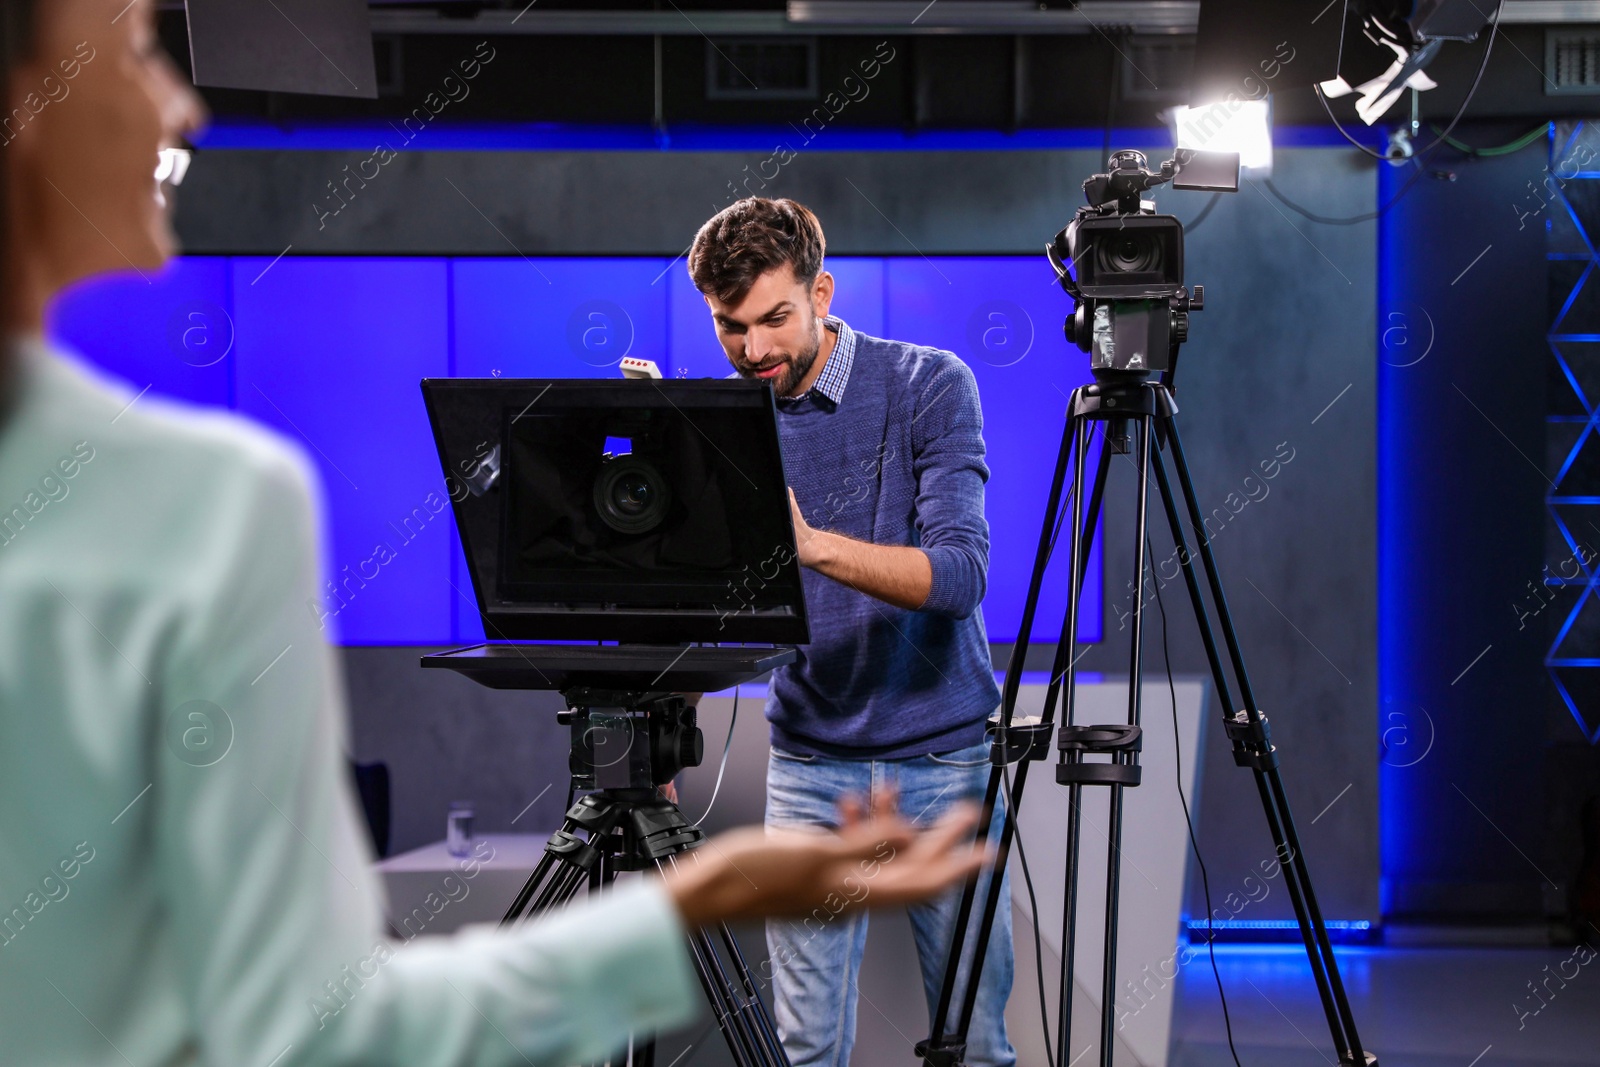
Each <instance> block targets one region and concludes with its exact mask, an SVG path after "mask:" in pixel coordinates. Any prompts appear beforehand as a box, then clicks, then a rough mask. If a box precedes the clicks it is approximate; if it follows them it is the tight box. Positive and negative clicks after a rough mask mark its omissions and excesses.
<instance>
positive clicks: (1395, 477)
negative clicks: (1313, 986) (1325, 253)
mask: <svg viewBox="0 0 1600 1067" xmlns="http://www.w3.org/2000/svg"><path fill="white" fill-rule="evenodd" d="M1556 130H1557V131H1558V136H1557V137H1556V138H1555V139H1554V141H1553V142H1552V140H1551V139H1550V138H1548V137H1545V138H1540V139H1539V140H1538V141H1536V142H1534V143H1533V144H1532V145H1530V146H1529V147H1527V148H1526V149H1524V150H1522V151H1519V152H1516V153H1514V154H1512V155H1508V156H1504V157H1501V158H1498V159H1480V160H1474V161H1471V162H1468V163H1466V164H1464V165H1461V166H1458V167H1455V168H1453V169H1454V170H1455V172H1456V178H1455V180H1453V181H1449V182H1432V183H1429V186H1428V188H1427V189H1426V190H1425V195H1414V196H1408V197H1406V198H1405V199H1404V200H1402V201H1401V202H1400V203H1399V204H1398V205H1397V206H1396V208H1395V209H1394V210H1393V212H1392V213H1391V216H1392V217H1391V219H1390V220H1389V233H1388V235H1387V236H1386V241H1385V244H1386V248H1387V250H1388V255H1387V257H1386V260H1385V263H1384V264H1383V284H1382V288H1381V292H1382V305H1381V310H1382V314H1383V317H1384V321H1385V322H1386V323H1391V324H1393V325H1394V326H1396V327H1397V328H1399V330H1400V331H1401V332H1399V333H1396V334H1395V335H1394V336H1395V338H1396V339H1397V340H1398V339H1401V338H1402V336H1403V335H1404V334H1406V333H1409V335H1410V339H1411V340H1412V341H1418V342H1426V344H1427V347H1426V348H1423V347H1421V346H1419V345H1417V344H1412V345H1410V346H1409V347H1407V346H1403V345H1402V346H1393V347H1391V346H1387V345H1386V346H1384V350H1383V352H1382V353H1381V356H1382V361H1381V363H1380V383H1381V384H1380V389H1381V390H1382V395H1381V399H1380V421H1379V425H1380V427H1381V428H1382V432H1381V435H1380V443H1379V447H1380V449H1381V451H1382V455H1383V462H1384V470H1385V472H1386V475H1387V482H1386V484H1385V485H1384V486H1383V489H1382V496H1381V502H1380V513H1381V514H1382V515H1383V516H1384V519H1385V523H1386V528H1385V530H1384V533H1383V535H1382V537H1383V541H1384V544H1385V545H1386V546H1387V551H1386V553H1385V558H1386V561H1387V563H1386V567H1385V569H1384V571H1383V573H1382V574H1381V575H1380V579H1381V588H1382V589H1383V591H1384V592H1383V602H1382V605H1381V608H1380V612H1381V618H1382V630H1383V635H1384V636H1383V643H1384V661H1385V664H1386V673H1385V677H1384V679H1383V680H1382V689H1381V692H1382V703H1381V706H1380V716H1381V717H1382V722H1383V723H1384V729H1386V730H1388V729H1393V730H1396V731H1398V732H1397V733H1396V735H1395V737H1396V739H1397V740H1399V741H1400V742H1401V744H1400V746H1399V747H1398V748H1396V749H1395V750H1394V751H1393V752H1391V753H1388V754H1386V755H1385V757H1384V760H1383V765H1382V789H1383V798H1384V806H1385V813H1384V819H1383V855H1384V864H1383V866H1384V874H1385V882H1384V885H1383V895H1384V909H1385V912H1386V914H1388V915H1390V916H1392V917H1394V918H1397V919H1405V918H1407V917H1417V916H1426V917H1431V918H1436V919H1437V918H1447V919H1451V920H1455V921H1461V922H1484V921H1500V922H1504V921H1513V920H1515V921H1530V920H1532V921H1538V920H1539V919H1541V918H1542V917H1544V916H1557V915H1561V914H1562V913H1564V912H1565V910H1566V895H1567V890H1568V887H1569V886H1570V885H1571V883H1572V880H1573V878H1574V876H1575V874H1576V872H1577V867H1578V862H1579V859H1580V856H1581V841H1580V838H1579V833H1578V821H1579V809H1580V808H1581V806H1582V804H1583V802H1584V800H1585V798H1586V797H1589V796H1593V795H1595V794H1596V793H1600V760H1597V753H1596V749H1595V748H1594V746H1593V745H1592V744H1591V743H1590V737H1589V736H1586V734H1588V733H1590V732H1592V731H1593V730H1594V725H1593V721H1594V708H1595V702H1594V690H1593V688H1592V682H1590V681H1589V680H1588V678H1587V677H1584V675H1586V674H1587V672H1585V671H1578V672H1576V673H1571V672H1569V673H1568V674H1567V676H1566V677H1567V680H1568V682H1569V684H1570V685H1571V689H1572V692H1573V695H1574V696H1575V698H1576V702H1575V706H1574V707H1572V708H1569V707H1568V706H1567V705H1566V704H1565V703H1564V702H1562V701H1561V700H1560V699H1559V696H1558V693H1557V690H1556V689H1555V688H1554V687H1553V686H1552V684H1551V680H1550V675H1549V674H1548V673H1547V669H1546V666H1545V657H1546V655H1547V652H1548V651H1549V650H1550V648H1551V646H1552V645H1554V644H1555V643H1556V639H1557V636H1558V634H1560V633H1562V632H1565V631H1564V627H1566V625H1567V620H1568V618H1569V616H1571V614H1572V611H1573V608H1574V606H1575V605H1576V603H1577V601H1578V598H1579V597H1581V596H1583V595H1585V594H1586V593H1589V592H1591V590H1590V589H1589V581H1588V579H1586V578H1583V577H1581V576H1580V577H1579V579H1578V581H1577V582H1576V583H1573V582H1567V583H1566V584H1565V585H1558V584H1556V582H1555V581H1553V579H1556V578H1557V577H1558V576H1559V575H1561V574H1563V573H1568V575H1569V577H1570V576H1571V572H1576V571H1577V570H1578V568H1577V566H1576V563H1575V562H1574V561H1573V560H1572V558H1571V557H1573V556H1574V554H1575V553H1574V543H1571V542H1569V541H1567V540H1566V539H1564V538H1563V537H1562V536H1561V535H1560V534H1559V532H1558V528H1557V526H1556V524H1555V522H1554V521H1553V515H1554V514H1555V513H1556V512H1557V511H1559V512H1560V514H1561V517H1562V518H1563V519H1565V520H1566V521H1567V522H1568V524H1569V526H1570V530H1569V533H1570V534H1571V536H1572V537H1574V538H1575V539H1576V544H1577V545H1580V546H1583V547H1584V548H1587V550H1588V551H1589V553H1591V558H1592V552H1593V550H1594V545H1595V541H1596V539H1597V538H1596V534H1595V532H1594V531H1593V530H1592V529H1590V528H1589V527H1588V526H1587V523H1588V522H1589V521H1590V520H1591V518H1592V509H1591V508H1588V507H1585V506H1579V507H1577V508H1574V509H1571V510H1568V509H1566V508H1565V506H1558V507H1552V508H1547V506H1546V501H1547V500H1548V499H1552V498H1554V499H1561V498H1565V499H1575V500H1578V501H1584V500H1586V499H1588V498H1590V497H1592V495H1593V493H1594V491H1595V487H1596V486H1597V485H1600V482H1597V481H1596V479H1595V476H1594V473H1593V472H1594V467H1593V465H1592V464H1590V463H1587V462H1584V463H1578V464H1576V465H1573V466H1572V469H1571V470H1569V469H1568V467H1569V463H1568V456H1569V454H1571V453H1573V452H1574V451H1576V448H1575V446H1576V445H1577V444H1578V443H1579V438H1580V436H1582V435H1583V434H1584V432H1585V430H1586V426H1587V424H1588V423H1589V421H1590V415H1589V407H1590V406H1591V405H1592V401H1588V400H1585V399H1584V391H1583V390H1582V389H1581V388H1578V387H1575V386H1574V385H1572V384H1569V381H1568V378H1567V376H1566V375H1565V374H1563V373H1562V371H1561V369H1560V363H1559V362H1558V360H1557V358H1556V353H1557V352H1558V351H1562V352H1563V353H1564V355H1565V356H1566V357H1567V358H1568V359H1569V361H1570V363H1571V365H1572V366H1573V367H1575V368H1577V371H1578V375H1579V380H1580V381H1583V382H1585V383H1587V382H1589V381H1592V377H1591V375H1592V371H1591V370H1590V369H1589V367H1588V363H1589V360H1588V359H1587V358H1586V357H1587V356H1588V351H1587V350H1588V349H1592V347H1593V346H1592V345H1586V344H1583V343H1581V342H1580V343H1578V344H1576V345H1573V346H1566V345H1564V344H1563V343H1561V342H1556V341H1552V342H1547V341H1546V334H1547V332H1548V333H1552V334H1558V333H1562V332H1566V333H1572V334H1577V335H1580V336H1581V335H1583V334H1585V333H1588V332H1592V331H1593V329H1594V327H1593V325H1592V323H1593V321H1594V311H1593V309H1594V307H1595V306H1596V305H1595V301H1594V296H1593V293H1592V292H1580V293H1579V294H1578V295H1577V298H1576V310H1575V311H1574V313H1573V314H1572V316H1571V317H1570V318H1568V319H1567V320H1566V321H1565V323H1564V324H1562V325H1559V326H1558V325H1557V322H1556V320H1557V319H1558V318H1560V317H1561V310H1562V308H1563V305H1564V303H1565V302H1566V301H1567V300H1568V298H1569V296H1571V295H1572V293H1573V290H1574V288H1575V286H1576V283H1577V282H1578V281H1579V279H1580V275H1581V274H1582V272H1583V271H1585V270H1586V269H1588V268H1589V267H1590V265H1591V264H1592V261H1593V252H1592V249H1591V248H1590V247H1589V245H1588V244H1587V242H1586V241H1584V240H1583V239H1582V237H1581V233H1580V232H1579V231H1578V230H1577V228H1576V226H1575V224H1574V219H1575V218H1576V217H1578V215H1579V214H1581V215H1582V216H1583V217H1585V218H1590V219H1593V218H1595V217H1596V216H1595V213H1594V211H1593V209H1592V207H1589V206H1588V205H1587V204H1585V205H1584V209H1583V210H1582V211H1581V212H1579V213H1578V214H1569V213H1568V209H1567V203H1566V201H1567V199H1568V197H1569V196H1570V197H1571V199H1573V200H1577V201H1579V202H1580V203H1583V200H1584V199H1585V198H1586V199H1587V200H1590V201H1592V199H1593V194H1592V193H1591V192H1589V190H1591V189H1593V188H1595V187H1596V186H1595V182H1594V178H1593V177H1592V176H1591V177H1586V178H1585V177H1577V176H1576V174H1575V172H1580V171H1587V172H1589V174H1590V175H1592V174H1593V173H1594V172H1595V171H1596V170H1597V169H1600V168H1597V167H1596V165H1595V163H1594V161H1593V160H1594V156H1595V150H1594V145H1595V140H1594V134H1593V130H1592V124H1590V125H1584V127H1583V129H1582V130H1580V131H1577V136H1576V137H1574V136H1573V135H1574V132H1575V131H1574V126H1573V124H1572V123H1557V124H1556ZM1575 148H1576V149H1579V150H1581V151H1575ZM1583 152H1586V153H1587V155H1584V154H1582V153H1583ZM1585 160H1587V162H1586V163H1585V162H1584V161H1585ZM1575 177H1577V180H1576V184H1575V185H1574V184H1573V180H1574V178H1575ZM1401 180H1403V176H1401V175H1393V176H1391V177H1390V180H1389V181H1388V182H1386V190H1385V194H1384V195H1385V196H1392V195H1394V193H1395V192H1396V191H1397V190H1398V188H1399V184H1400V181H1401ZM1569 189H1570V192H1569ZM1464 220H1470V224H1469V225H1464V224H1463V222H1464ZM1591 232H1592V231H1591ZM1577 249H1582V254H1579V255H1572V256H1569V257H1567V258H1566V259H1565V260H1562V261H1557V260H1556V259H1555V257H1553V256H1550V257H1549V258H1547V256H1549V253H1551V252H1558V251H1559V252H1564V253H1570V252H1573V251H1575V250H1577ZM1586 324H1587V325H1586ZM1588 391H1589V392H1590V393H1593V392H1594V390H1593V389H1592V387H1591V388H1590V389H1589V390H1588ZM1580 551H1581V550H1580ZM1563 564H1573V565H1572V566H1571V567H1570V568H1568V567H1565V566H1563ZM1588 569H1589V570H1592V568H1588ZM1594 640H1595V631H1594V629H1593V628H1592V627H1586V628H1579V629H1577V630H1575V631H1573V632H1572V633H1571V635H1570V637H1569V638H1568V639H1567V640H1566V641H1565V642H1563V643H1562V648H1563V654H1564V655H1565V656H1567V657H1583V656H1587V657H1592V656H1593V654H1594V653H1593V649H1594ZM1408 735H1409V736H1408Z"/></svg>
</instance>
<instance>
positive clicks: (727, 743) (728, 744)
mask: <svg viewBox="0 0 1600 1067" xmlns="http://www.w3.org/2000/svg"><path fill="white" fill-rule="evenodd" d="M738 722H739V687H738V686H737V685H735V686H734V687H733V714H732V715H730V716H729V717H728V736H727V738H726V739H725V740H724V741H723V742H722V763H721V764H720V765H719V766H718V767H717V784H716V785H714V786H712V787H711V799H710V800H709V801H707V802H706V810H705V812H704V813H702V814H701V816H700V817H699V818H698V819H696V820H695V821H694V822H693V823H692V824H691V825H693V826H695V827H696V828H698V827H699V826H700V824H701V823H703V822H705V821H706V819H707V818H708V817H709V816H710V815H711V809H712V808H714V807H716V806H717V794H718V793H720V792H722V776H723V774H724V773H726V771H727V770H728V753H729V752H731V751H732V750H733V728H734V726H735V725H736V724H737V723H738Z"/></svg>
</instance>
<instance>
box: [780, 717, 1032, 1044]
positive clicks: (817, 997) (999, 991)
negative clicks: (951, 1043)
mask: <svg viewBox="0 0 1600 1067" xmlns="http://www.w3.org/2000/svg"><path fill="white" fill-rule="evenodd" d="M989 766H990V765H989V746H988V743H987V742H984V743H980V744H977V745H974V746H972V747H971V748H964V749H961V750H959V751H956V752H947V753H943V754H941V755H937V756H915V757H912V758H910V759H897V760H839V759H830V758H827V757H824V756H801V755H795V754H793V753H788V752H781V751H779V750H777V749H774V750H773V752H772V755H771V757H770V759H769V761H768V763H767V825H768V826H770V827H791V828H792V827H808V826H809V827H832V826H835V825H837V822H838V812H837V805H838V802H839V798H840V797H843V796H846V795H849V794H855V795H858V796H862V797H869V796H876V795H880V794H881V793H882V791H883V790H884V789H885V788H886V787H893V788H895V789H897V790H898V792H899V796H900V810H901V811H902V812H903V813H904V814H905V815H906V817H907V818H911V819H913V820H914V821H915V822H917V823H918V824H919V825H926V824H929V823H932V822H934V821H936V820H937V819H938V818H939V816H940V815H941V814H942V813H943V812H944V811H945V810H946V809H947V808H949V807H950V806H951V805H952V804H953V803H954V802H956V801H957V800H962V799H966V800H971V801H973V802H974V803H981V802H982V800H983V792H984V787H985V785H987V783H988V780H989ZM1000 816H1001V812H1000V809H998V808H997V809H996V811H995V822H994V826H993V827H992V828H991V831H990V832H991V835H996V834H998V832H999V821H1000ZM890 862H892V861H890ZM876 870H877V864H875V863H873V862H872V861H867V862H866V863H864V864H863V869H862V876H861V879H860V891H859V895H858V894H857V893H856V891H854V890H851V891H850V892H849V899H838V900H835V899H834V898H830V899H829V902H828V903H826V904H824V906H823V907H821V908H818V909H817V910H816V911H815V912H813V913H812V914H811V915H810V916H807V917H806V918H804V919H800V920H782V921H777V920H774V921H770V922H768V923H767V952H768V955H769V957H770V960H769V964H768V966H770V968H771V975H772V980H773V992H774V994H775V996H774V1000H775V1004H776V1008H777V1013H776V1014H777V1023H778V1036H779V1037H780V1038H781V1039H782V1041H783V1047H784V1051H786V1052H787V1053H788V1054H789V1060H790V1062H791V1063H792V1064H793V1065H794V1067H812V1065H826V1067H845V1065H846V1064H848V1063H849V1062H850V1050H851V1047H852V1046H853V1045H854V1044H855V1037H856V1000H857V990H856V977H857V975H858V974H859V973H860V970H861V955H862V952H863V951H864V950H865V948H866V944H867V910H866V909H867V908H868V907H870V906H871V903H872V901H871V894H872V876H873V875H874V874H875V873H876ZM988 883H989V876H988V873H987V872H985V874H984V876H983V878H982V880H981V881H980V882H979V885H978V898H977V899H978V902H979V906H977V907H974V909H973V921H972V925H973V926H974V927H975V926H976V925H977V919H978V916H979V915H981V903H982V901H983V899H984V896H983V894H985V893H986V892H987V891H988ZM1001 887H1002V888H1001V894H1000V907H999V909H998V911H997V914H996V916H995V924H994V932H993V934H992V936H991V937H990V940H989V947H988V950H987V952H986V953H985V962H984V966H983V974H982V977H981V981H980V983H979V990H978V1000H977V1004H976V1007H975V1009H974V1011H973V1016H972V1027H971V1032H970V1033H969V1034H968V1038H967V1058H966V1062H967V1063H969V1064H971V1065H972V1067H1012V1065H1014V1064H1015V1063H1016V1061H1017V1056H1016V1051H1015V1050H1014V1049H1012V1047H1011V1043H1010V1042H1009V1041H1007V1040H1006V1024H1005V1008H1006V1000H1007V999H1008V998H1009V997H1010V995H1011V974H1012V958H1011V887H1010V883H1009V879H1005V878H1004V877H1003V876H1002V882H1001ZM960 904H961V888H960V887H959V886H958V887H956V888H955V889H953V890H951V891H949V892H947V893H945V894H944V895H942V896H940V897H939V898H937V899H935V900H931V901H928V902H925V903H922V904H916V905H912V906H911V907H910V908H908V909H907V910H908V911H909V913H910V916H911V928H912V932H913V934H914V936H915V938H916V944H917V957H918V959H919V960H920V961H921V964H922V986H923V992H924V994H925V995H926V996H927V998H928V1015H929V1018H932V1016H933V1012H934V1009H935V1008H936V1007H937V1006H938V999H939V987H940V984H941V983H942V982H943V980H944V969H945V964H946V962H947V961H948V959H949V953H950V934H951V931H952V928H953V927H954V925H955V917H956V912H957V910H958V909H959V907H960ZM969 934H970V931H969ZM971 954H972V945H971V939H970V936H969V940H968V948H967V958H966V959H965V960H964V961H963V963H962V971H963V982H962V985H963V986H964V985H965V977H964V976H965V974H967V973H970V968H971ZM764 969H765V968H764ZM958 995H959V993H958ZM960 1009H961V1005H960V1001H959V999H958V1000H957V1002H956V1003H955V1004H952V1005H951V1009H950V1015H949V1018H948V1020H947V1023H946V1026H945V1031H946V1033H948V1032H949V1031H950V1029H952V1028H953V1027H954V1025H955V1022H956V1021H957V1018H958V1017H959V1014H960ZM906 1055H907V1056H910V1055H911V1050H910V1049H907V1050H906Z"/></svg>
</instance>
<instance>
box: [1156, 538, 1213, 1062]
mask: <svg viewBox="0 0 1600 1067" xmlns="http://www.w3.org/2000/svg"><path fill="white" fill-rule="evenodd" d="M1144 543H1145V549H1146V550H1147V551H1148V552H1149V554H1150V557H1151V558H1152V559H1154V558H1155V549H1154V548H1152V547H1151V546H1150V538H1149V537H1148V535H1147V536H1146V537H1145V542H1144ZM1150 577H1151V579H1152V580H1153V581H1154V584H1155V589H1156V607H1157V608H1158V609H1160V611H1161V658H1162V660H1163V661H1165V663H1166V666H1167V693H1168V695H1170V696H1171V697H1172V756H1173V762H1174V764H1175V766H1176V767H1177V779H1178V800H1179V801H1180V802H1181V803H1182V804H1183V821H1184V823H1185V824H1186V825H1187V826H1188V827H1189V847H1190V848H1192V849H1194V858H1195V862H1196V863H1197V864H1199V866H1200V886H1201V888H1202V889H1204V890H1205V897H1206V951H1207V952H1208V953H1209V954H1210V956H1211V977H1212V978H1214V979H1215V980H1216V983H1217V997H1218V999H1219V1000H1221V1001H1222V1025H1223V1027H1224V1028H1225V1029H1226V1030H1227V1031H1228V1051H1229V1052H1231V1053H1233V1064H1234V1067H1240V1064H1239V1050H1238V1049H1237V1048H1235V1047H1234V1044H1233V1019H1232V1017H1231V1016H1230V1015H1229V1014H1228V994H1227V993H1226V992H1225V991H1224V990H1223V988H1222V972H1221V971H1220V970H1218V969H1217V938H1216V932H1215V931H1214V930H1213V929H1212V926H1211V878H1210V876H1209V875H1207V874H1206V861H1205V857H1203V856H1201V855H1200V842H1199V841H1198V840H1197V839H1196V837H1195V833H1194V818H1193V816H1191V815H1190V813H1189V798H1188V797H1186V796H1184V795H1183V745H1182V743H1181V742H1180V741H1179V740H1178V687H1177V686H1175V685H1174V684H1173V682H1172V654H1171V652H1169V651H1168V649H1167V606H1166V605H1165V604H1164V603H1162V601H1161V582H1160V579H1159V578H1157V577H1156V574H1155V572H1154V570H1152V571H1151V574H1150ZM1132 684H1135V685H1137V684H1138V679H1134V680H1133V683H1132ZM1185 933H1187V931H1185Z"/></svg>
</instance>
